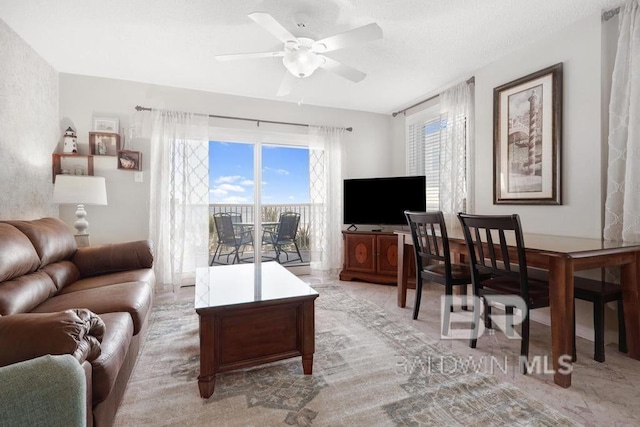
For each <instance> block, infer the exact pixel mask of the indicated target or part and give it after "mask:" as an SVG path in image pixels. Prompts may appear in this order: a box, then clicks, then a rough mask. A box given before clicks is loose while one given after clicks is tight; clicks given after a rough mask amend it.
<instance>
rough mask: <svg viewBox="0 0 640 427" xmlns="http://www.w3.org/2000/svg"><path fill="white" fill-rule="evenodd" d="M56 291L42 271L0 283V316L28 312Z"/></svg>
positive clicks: (49, 278)
mask: <svg viewBox="0 0 640 427" xmlns="http://www.w3.org/2000/svg"><path fill="white" fill-rule="evenodd" d="M56 291H57V289H56V287H55V285H54V284H53V281H52V280H51V277H49V276H48V275H47V274H46V273H45V272H43V271H38V272H35V273H31V274H25V275H24V276H20V277H16V278H15V279H13V280H8V281H6V282H2V283H0V316H5V315H9V314H18V313H26V312H29V311H31V310H33V309H34V308H35V307H37V306H38V305H39V304H42V303H43V302H45V301H47V299H48V298H50V297H51V296H52V295H54V294H55V293H56ZM68 308H75V307H68Z"/></svg>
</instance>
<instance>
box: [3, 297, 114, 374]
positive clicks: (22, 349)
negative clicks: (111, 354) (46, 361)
mask: <svg viewBox="0 0 640 427" xmlns="http://www.w3.org/2000/svg"><path fill="white" fill-rule="evenodd" d="M104 330H105V325H104V322H103V321H102V319H100V317H98V315H96V314H95V313H93V312H91V311H89V310H87V309H85V308H76V309H70V310H65V311H59V312H55V313H20V314H12V315H9V316H2V317H0V348H1V349H2V351H0V366H6V365H10V364H12V363H17V362H22V361H25V360H29V359H34V358H36V357H40V356H44V355H46V354H51V355H58V354H70V355H72V356H73V357H75V358H76V359H77V360H78V362H80V363H82V362H84V361H85V360H86V361H89V362H91V361H92V360H94V359H96V358H97V357H98V356H99V355H100V342H102V337H103V336H104Z"/></svg>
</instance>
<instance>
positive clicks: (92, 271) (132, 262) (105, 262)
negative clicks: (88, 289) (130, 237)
mask: <svg viewBox="0 0 640 427" xmlns="http://www.w3.org/2000/svg"><path fill="white" fill-rule="evenodd" d="M71 262H73V263H74V264H75V265H76V267H77V268H78V270H79V271H80V276H81V277H91V276H97V275H100V274H107V273H116V272H118V271H127V270H137V269H140V268H151V267H152V266H153V252H152V244H151V241H149V240H138V241H135V242H127V243H109V244H105V245H97V246H88V247H84V248H78V250H77V251H76V253H75V254H74V255H73V258H71Z"/></svg>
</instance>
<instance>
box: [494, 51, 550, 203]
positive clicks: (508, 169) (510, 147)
mask: <svg viewBox="0 0 640 427" xmlns="http://www.w3.org/2000/svg"><path fill="white" fill-rule="evenodd" d="M493 119H494V122H493V131H494V134H493V158H494V161H493V182H494V191H493V197H494V201H493V202H494V204H514V205H516V204H520V205H525V204H526V205H561V204H562V191H561V190H562V179H561V178H562V170H561V167H562V159H561V146H562V63H558V64H555V65H552V66H550V67H547V68H544V69H542V70H540V71H537V72H535V73H532V74H529V75H526V76H524V77H521V78H519V79H517V80H514V81H512V82H509V83H506V84H504V85H502V86H499V87H496V88H495V89H494V90H493Z"/></svg>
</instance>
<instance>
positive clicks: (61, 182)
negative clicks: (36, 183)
mask: <svg viewBox="0 0 640 427" xmlns="http://www.w3.org/2000/svg"><path fill="white" fill-rule="evenodd" d="M53 202H54V203H60V204H77V205H78V207H77V210H76V222H75V223H74V224H73V225H74V227H75V228H76V231H77V232H76V236H79V235H80V236H82V235H87V228H88V227H89V223H88V222H87V220H86V219H85V217H86V216H87V211H85V210H84V205H106V204H107V186H106V183H105V179H104V177H102V176H86V175H83V176H77V175H56V183H55V185H54V187H53Z"/></svg>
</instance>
